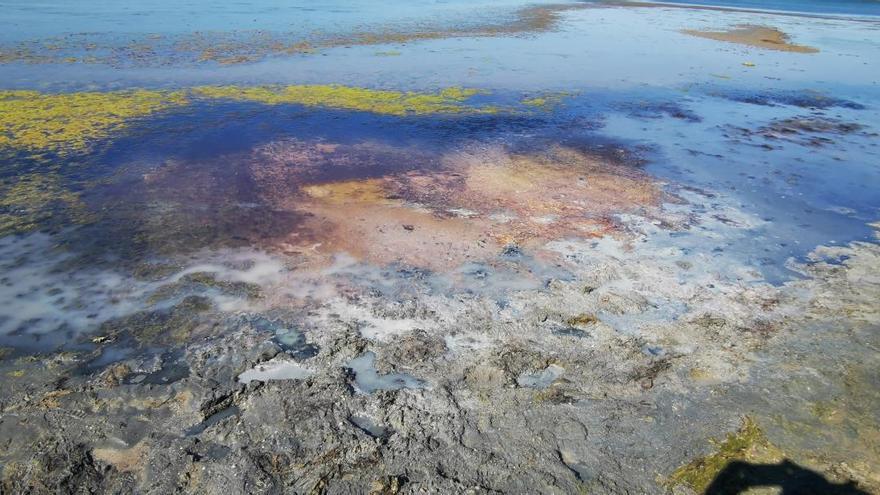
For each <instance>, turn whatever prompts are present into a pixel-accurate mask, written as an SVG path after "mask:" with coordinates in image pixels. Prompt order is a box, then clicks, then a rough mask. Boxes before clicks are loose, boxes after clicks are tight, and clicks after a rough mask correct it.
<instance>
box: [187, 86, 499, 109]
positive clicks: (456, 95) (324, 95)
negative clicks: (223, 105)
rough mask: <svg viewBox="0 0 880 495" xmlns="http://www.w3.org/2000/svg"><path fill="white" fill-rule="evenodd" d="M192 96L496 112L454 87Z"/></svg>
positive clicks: (220, 91)
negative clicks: (472, 101)
mask: <svg viewBox="0 0 880 495" xmlns="http://www.w3.org/2000/svg"><path fill="white" fill-rule="evenodd" d="M192 92H193V94H194V95H195V96H199V97H203V98H211V99H231V100H243V101H254V102H259V103H265V104H269V105H279V104H298V105H305V106H310V107H328V108H340V109H345V110H355V111H360V112H372V113H378V114H385V115H428V114H456V113H497V112H498V109H497V108H496V107H490V106H486V107H476V106H470V105H467V104H466V102H467V100H468V99H470V98H471V97H473V96H475V95H477V94H478V93H479V91H478V90H475V89H464V88H457V87H452V88H446V89H444V90H442V91H440V92H438V93H416V92H401V91H386V90H376V89H366V88H355V87H350V86H339V85H295V86H256V87H242V86H201V87H197V88H193V90H192Z"/></svg>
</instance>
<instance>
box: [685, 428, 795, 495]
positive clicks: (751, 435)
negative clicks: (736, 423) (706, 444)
mask: <svg viewBox="0 0 880 495" xmlns="http://www.w3.org/2000/svg"><path fill="white" fill-rule="evenodd" d="M712 443H713V444H715V445H717V447H718V449H717V450H716V451H715V452H714V453H712V454H709V455H707V456H705V457H701V458H699V459H696V460H694V461H691V462H690V463H688V464H685V465H684V466H681V467H679V468H678V469H676V470H675V471H674V472H673V473H672V475H671V476H670V477H669V480H668V484H670V485H687V486H689V487H690V488H692V489H693V490H694V491H695V492H697V493H703V492H704V491H705V490H706V488H707V487H708V486H709V484H710V483H712V480H714V479H715V477H716V476H717V475H718V474H719V473H720V472H721V471H722V470H723V469H724V468H725V467H726V466H727V465H728V464H729V463H731V462H735V461H746V462H752V463H755V462H757V463H767V464H769V463H776V462H779V461H780V460H781V459H782V457H783V455H782V451H781V450H779V449H778V448H777V447H775V446H774V445H773V444H771V443H770V442H769V441H768V440H767V438H766V437H765V436H764V432H763V431H762V430H761V428H760V427H759V426H758V425H757V423H755V421H754V420H753V419H752V418H750V417H748V416H746V417H745V418H743V424H742V427H740V429H739V430H738V431H736V432H735V433H728V434H727V438H726V439H725V440H724V441H723V442H720V443H719V442H718V441H712Z"/></svg>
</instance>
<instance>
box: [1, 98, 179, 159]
mask: <svg viewBox="0 0 880 495" xmlns="http://www.w3.org/2000/svg"><path fill="white" fill-rule="evenodd" d="M185 103H186V98H185V97H184V95H183V93H182V92H179V91H150V90H143V89H136V90H130V91H114V92H78V93H58V94H47V93H40V92H37V91H0V149H2V148H16V149H19V150H26V151H30V152H40V151H51V152H55V153H56V154H58V155H62V156H63V155H66V154H68V153H70V152H73V151H84V150H87V149H88V148H89V146H90V144H91V143H93V142H94V141H97V140H100V139H104V138H106V137H108V136H110V134H111V133H113V132H115V131H118V130H120V129H122V128H124V127H125V125H126V124H127V123H128V122H129V121H130V120H132V119H135V118H138V117H143V116H146V115H150V114H153V113H156V112H158V111H160V110H164V109H166V108H170V107H174V106H179V105H183V104H185Z"/></svg>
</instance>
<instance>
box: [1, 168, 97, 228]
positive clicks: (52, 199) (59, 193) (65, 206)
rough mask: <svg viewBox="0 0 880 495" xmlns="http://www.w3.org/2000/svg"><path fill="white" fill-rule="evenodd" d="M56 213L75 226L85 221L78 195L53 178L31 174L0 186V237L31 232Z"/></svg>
mask: <svg viewBox="0 0 880 495" xmlns="http://www.w3.org/2000/svg"><path fill="white" fill-rule="evenodd" d="M58 214H64V215H66V216H65V218H66V219H67V220H69V221H72V222H75V223H84V222H86V221H88V219H89V215H88V212H87V211H86V207H85V205H84V204H83V203H82V201H81V200H80V197H79V195H78V194H77V193H75V192H72V191H70V190H68V189H66V188H65V187H64V186H63V185H62V184H61V180H60V179H59V177H58V176H57V175H55V174H39V173H33V174H26V175H23V176H19V177H15V178H13V179H11V183H0V235H7V234H13V233H20V232H27V231H30V230H34V229H36V228H38V227H39V226H40V225H41V224H42V222H44V221H46V220H48V219H50V218H52V217H53V216H55V215H58Z"/></svg>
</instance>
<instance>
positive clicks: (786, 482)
mask: <svg viewBox="0 0 880 495" xmlns="http://www.w3.org/2000/svg"><path fill="white" fill-rule="evenodd" d="M756 487H779V488H781V491H780V494H781V495H819V494H821V495H868V492H865V491H863V490H860V489H859V488H857V487H856V485H855V483H854V482H852V481H848V482H846V483H843V484H838V483H832V482H830V481H828V480H827V479H826V478H825V477H824V476H822V475H821V474H819V473H817V472H815V471H812V470H810V469H807V468H804V467H801V466H798V465H797V464H795V463H793V462H791V461H790V460H788V459H784V460H783V461H782V462H780V463H779V464H750V463H748V462H742V461H735V462H731V463H730V464H728V465H727V466H726V467H725V468H724V469H722V470H721V472H720V473H718V476H716V477H715V479H714V480H712V483H711V484H710V485H709V487H708V488H707V489H706V492H705V495H735V494H738V493H744V492H745V491H746V490H748V489H750V488H756Z"/></svg>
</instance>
